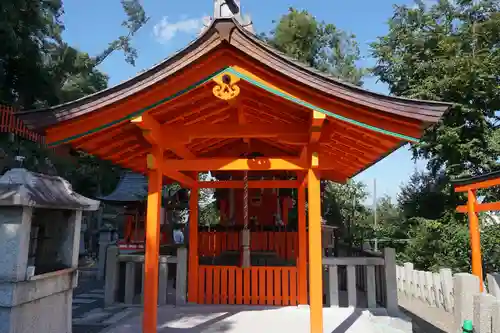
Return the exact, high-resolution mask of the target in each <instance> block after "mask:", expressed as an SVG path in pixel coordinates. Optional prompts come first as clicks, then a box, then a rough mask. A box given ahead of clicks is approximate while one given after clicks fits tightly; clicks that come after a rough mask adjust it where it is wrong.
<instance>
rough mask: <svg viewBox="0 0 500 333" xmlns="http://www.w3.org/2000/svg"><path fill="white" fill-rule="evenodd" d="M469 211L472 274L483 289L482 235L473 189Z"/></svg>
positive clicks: (470, 191) (470, 194)
mask: <svg viewBox="0 0 500 333" xmlns="http://www.w3.org/2000/svg"><path fill="white" fill-rule="evenodd" d="M467 199H468V200H467V213H468V214H469V233H470V246H471V253H472V274H474V275H475V276H477V277H478V278H479V281H480V284H479V288H480V290H481V291H483V264H482V259H481V236H480V233H479V221H478V218H477V213H476V210H475V207H476V201H477V199H476V194H475V191H473V190H468V191H467Z"/></svg>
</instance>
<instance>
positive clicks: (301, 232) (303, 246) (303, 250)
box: [297, 177, 307, 304]
mask: <svg viewBox="0 0 500 333" xmlns="http://www.w3.org/2000/svg"><path fill="white" fill-rule="evenodd" d="M299 179H300V180H301V182H300V186H299V188H298V198H297V214H298V230H297V233H298V238H299V256H298V260H297V268H298V271H299V304H307V228H306V179H305V177H302V178H299Z"/></svg>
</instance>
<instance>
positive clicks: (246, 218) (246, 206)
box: [243, 171, 248, 230]
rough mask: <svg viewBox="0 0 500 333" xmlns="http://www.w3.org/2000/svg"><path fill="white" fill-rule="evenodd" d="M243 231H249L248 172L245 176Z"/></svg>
mask: <svg viewBox="0 0 500 333" xmlns="http://www.w3.org/2000/svg"><path fill="white" fill-rule="evenodd" d="M243 214H244V216H243V229H244V230H248V171H245V173H244V175H243Z"/></svg>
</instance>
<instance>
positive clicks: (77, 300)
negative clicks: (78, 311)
mask: <svg viewBox="0 0 500 333" xmlns="http://www.w3.org/2000/svg"><path fill="white" fill-rule="evenodd" d="M95 301H96V299H88V298H73V304H90V303H94V302H95Z"/></svg>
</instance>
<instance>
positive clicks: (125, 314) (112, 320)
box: [103, 309, 135, 324]
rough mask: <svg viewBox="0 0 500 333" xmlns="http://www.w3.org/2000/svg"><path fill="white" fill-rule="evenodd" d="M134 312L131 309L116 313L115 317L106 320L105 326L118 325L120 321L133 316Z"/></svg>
mask: <svg viewBox="0 0 500 333" xmlns="http://www.w3.org/2000/svg"><path fill="white" fill-rule="evenodd" d="M134 312H135V311H134V310H131V309H126V310H123V311H120V312H118V313H116V314H115V315H113V316H112V317H111V318H108V319H106V320H104V321H103V324H116V323H117V322H119V321H120V320H122V319H125V318H127V317H128V316H130V315H132V314H133V313H134Z"/></svg>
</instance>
